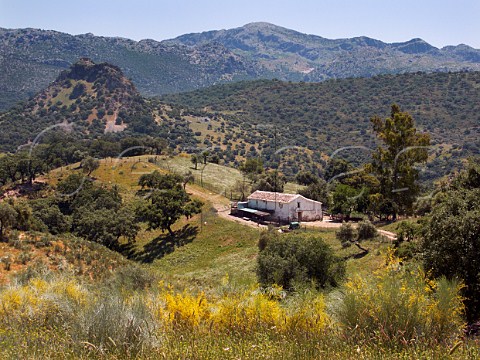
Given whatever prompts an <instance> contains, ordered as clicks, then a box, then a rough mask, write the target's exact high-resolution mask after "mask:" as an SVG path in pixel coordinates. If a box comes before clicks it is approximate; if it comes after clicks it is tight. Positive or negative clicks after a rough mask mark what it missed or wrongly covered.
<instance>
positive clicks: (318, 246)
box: [257, 234, 345, 290]
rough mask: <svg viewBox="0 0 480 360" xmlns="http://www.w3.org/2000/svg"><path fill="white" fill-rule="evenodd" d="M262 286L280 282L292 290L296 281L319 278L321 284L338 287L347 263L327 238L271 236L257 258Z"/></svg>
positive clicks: (317, 283)
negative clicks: (335, 251)
mask: <svg viewBox="0 0 480 360" xmlns="http://www.w3.org/2000/svg"><path fill="white" fill-rule="evenodd" d="M257 265H258V266H257V276H258V280H259V282H260V284H261V285H263V286H269V285H273V284H277V285H280V286H282V287H283V288H284V289H287V290H292V289H293V287H294V283H295V282H305V281H308V280H313V281H315V283H316V285H317V286H319V287H322V288H323V287H326V286H336V285H338V282H339V281H340V279H341V278H342V277H343V276H344V274H345V264H344V263H343V262H342V261H341V260H340V259H339V258H337V257H336V256H335V255H334V253H333V250H332V249H331V248H330V246H328V245H327V244H326V243H325V242H324V241H323V239H321V238H318V237H306V236H302V235H299V234H292V235H286V236H282V237H278V238H272V239H270V240H269V241H268V242H267V244H266V246H265V248H264V249H263V251H261V252H260V254H259V255H258V258H257Z"/></svg>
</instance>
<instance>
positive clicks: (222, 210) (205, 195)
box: [187, 185, 397, 241]
mask: <svg viewBox="0 0 480 360" xmlns="http://www.w3.org/2000/svg"><path fill="white" fill-rule="evenodd" d="M206 191H208V190H203V191H201V190H198V189H197V188H196V187H194V186H188V185H187V192H189V193H190V194H192V195H195V196H197V197H199V198H201V199H203V200H206V201H209V202H210V203H211V204H212V206H213V207H214V209H215V210H216V211H217V213H218V216H220V217H222V218H224V219H227V220H229V221H235V222H237V223H239V224H242V225H246V226H250V227H254V228H257V229H258V228H266V226H265V225H260V224H257V223H256V222H254V221H250V220H244V219H242V218H239V217H236V216H231V215H230V202H229V200H228V199H227V198H225V197H224V196H222V195H219V194H215V193H211V192H206ZM302 225H306V226H307V227H318V228H327V229H328V228H335V229H336V228H339V227H340V226H342V224H341V223H339V222H334V221H331V220H328V219H325V220H323V221H311V222H305V223H302ZM353 226H356V224H355V223H353ZM378 232H379V233H380V234H381V235H383V236H385V237H387V238H388V239H390V240H392V241H394V240H396V239H397V235H396V234H395V233H393V232H390V231H386V230H378Z"/></svg>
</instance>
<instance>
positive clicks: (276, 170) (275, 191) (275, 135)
mask: <svg viewBox="0 0 480 360" xmlns="http://www.w3.org/2000/svg"><path fill="white" fill-rule="evenodd" d="M273 149H274V153H273V159H274V161H276V160H277V159H276V158H277V125H276V124H274V125H273ZM277 173H278V164H277V166H276V169H275V174H274V180H273V192H274V194H275V202H274V203H275V211H277Z"/></svg>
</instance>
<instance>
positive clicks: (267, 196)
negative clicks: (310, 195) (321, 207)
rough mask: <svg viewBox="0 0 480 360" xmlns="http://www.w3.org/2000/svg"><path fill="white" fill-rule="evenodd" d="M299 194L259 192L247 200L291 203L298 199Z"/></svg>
mask: <svg viewBox="0 0 480 360" xmlns="http://www.w3.org/2000/svg"><path fill="white" fill-rule="evenodd" d="M299 196H300V195H299V194H284V193H278V192H277V193H276V192H271V191H260V190H257V191H255V192H254V193H253V194H251V195H250V196H249V197H248V198H247V199H248V200H265V201H276V202H278V203H285V204H287V203H289V202H292V201H293V200H295V199H296V198H298V197H299Z"/></svg>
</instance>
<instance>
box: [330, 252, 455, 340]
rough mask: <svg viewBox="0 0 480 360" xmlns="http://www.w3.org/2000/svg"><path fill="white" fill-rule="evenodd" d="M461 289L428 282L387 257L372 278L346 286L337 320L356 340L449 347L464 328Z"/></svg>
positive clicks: (419, 272) (442, 281)
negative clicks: (385, 264) (384, 264)
mask: <svg viewBox="0 0 480 360" xmlns="http://www.w3.org/2000/svg"><path fill="white" fill-rule="evenodd" d="M460 289H461V285H460V284H458V283H456V282H451V281H447V280H446V279H440V280H438V281H430V280H428V279H427V277H426V275H425V274H424V273H423V271H422V270H421V269H419V268H413V269H410V270H409V269H406V268H404V267H403V266H401V265H400V261H399V260H398V259H395V258H393V257H390V261H389V264H388V266H387V267H385V268H383V269H381V270H379V271H377V272H376V273H375V274H374V276H373V277H370V278H368V279H365V278H361V277H358V276H356V277H354V278H353V279H351V280H350V281H349V282H347V284H346V285H345V290H344V296H343V301H342V302H341V303H340V305H339V306H338V308H337V316H338V320H339V323H340V325H341V327H342V328H343V329H344V331H345V332H346V333H348V334H349V335H351V336H352V337H354V338H356V339H359V340H365V339H368V340H369V341H372V340H373V341H377V342H379V343H382V344H385V345H387V346H399V345H408V344H409V343H412V342H419V341H421V342H424V343H427V342H433V343H450V342H451V341H453V340H455V339H456V338H457V337H458V336H460V335H461V332H462V328H463V325H464V324H463V318H462V315H463V311H464V306H463V302H462V300H463V299H462V298H461V296H460V295H459V292H460Z"/></svg>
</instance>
